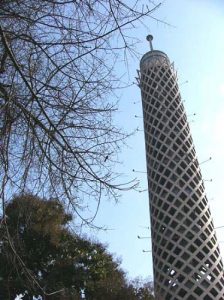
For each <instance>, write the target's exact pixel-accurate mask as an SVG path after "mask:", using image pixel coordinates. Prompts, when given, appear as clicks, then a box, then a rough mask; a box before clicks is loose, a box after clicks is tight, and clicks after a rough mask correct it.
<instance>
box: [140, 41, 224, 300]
mask: <svg viewBox="0 0 224 300" xmlns="http://www.w3.org/2000/svg"><path fill="white" fill-rule="evenodd" d="M147 39H148V40H149V41H150V46H151V51H149V52H147V53H146V54H145V55H143V57H142V59H141V62H140V73H139V86H140V89H141V94H142V103H143V114H144V130H145V142H146V156H147V173H148V184H149V198H150V201H149V202H150V215H151V237H152V257H153V269H154V285H155V297H156V300H170V299H172V300H177V299H178V300H185V299H188V300H198V299H204V300H214V299H216V300H221V299H224V278H223V264H222V261H221V257H220V251H219V246H218V242H217V239H216V234H215V231H214V225H213V221H212V219H211V213H210V209H209V206H208V202H207V198H206V195H205V188H204V183H203V180H202V176H201V172H200V167H199V163H198V160H197V157H196V153H195V149H194V145H193V141H192V137H191V134H190V129H189V124H188V122H187V117H186V113H185V110H184V106H183V102H182V101H181V96H180V92H179V88H178V83H177V74H176V72H175V70H174V66H173V64H171V63H170V61H169V58H168V57H167V55H166V54H165V53H163V52H161V51H157V50H153V48H152V43H151V41H152V36H148V37H147Z"/></svg>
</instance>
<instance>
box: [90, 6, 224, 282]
mask: <svg viewBox="0 0 224 300" xmlns="http://www.w3.org/2000/svg"><path fill="white" fill-rule="evenodd" d="M154 2H156V1H154ZM153 16H155V17H156V18H158V19H160V20H163V21H164V22H167V23H169V24H170V25H171V26H167V25H165V24H163V23H160V22H157V21H154V20H153V19H151V20H150V22H149V23H148V24H147V25H148V27H149V30H148V29H146V28H145V27H143V26H142V27H140V26H139V27H138V29H136V35H137V36H138V37H139V39H140V40H141V41H142V42H141V43H139V44H138V45H137V51H138V52H139V53H141V54H144V53H145V52H146V51H148V50H149V47H148V43H147V42H146V40H145V37H146V35H147V34H149V33H151V34H153V36H154V40H153V45H154V49H158V50H161V51H164V52H166V53H167V54H168V56H169V58H170V60H171V62H172V61H174V63H175V68H176V69H177V71H178V77H179V83H180V90H181V94H182V99H183V100H184V101H185V109H186V111H187V114H188V115H189V117H188V120H189V122H190V128H191V133H192V135H193V140H194V144H195V148H196V152H197V156H198V159H199V161H201V162H202V161H205V160H207V159H208V158H209V157H210V156H211V157H212V160H211V161H209V162H207V163H204V164H202V165H201V169H202V175H203V178H204V179H205V180H210V179H212V182H209V181H205V185H206V191H207V196H208V199H209V200H210V207H211V211H212V216H213V219H214V224H215V226H222V225H224V214H223V212H224V181H223V178H224V150H223V149H224V76H223V74H224V71H223V70H224V30H223V29H224V1H223V0H166V1H164V2H163V5H162V6H161V7H160V8H159V10H157V11H156V13H155V14H154V15H153ZM138 64H139V61H138V60H134V59H133V60H131V61H129V76H130V80H131V81H134V77H135V76H136V69H138V68H139V66H138ZM186 81H188V83H184V82H186ZM181 83H183V84H181ZM140 99H141V98H140V90H139V88H138V87H137V86H136V85H133V86H132V87H130V88H127V89H125V91H123V92H122V96H121V102H120V107H119V113H118V122H120V123H121V124H122V125H123V126H124V128H125V130H133V129H135V128H137V127H139V128H140V129H142V127H143V126H142V118H135V117H134V116H135V115H137V116H142V108H141V103H140V102H138V101H139V100H140ZM134 102H138V103H137V104H134ZM194 113H196V116H191V115H192V114H194ZM144 147H145V145H144V136H143V132H141V131H139V132H138V133H136V135H135V136H133V137H132V138H130V139H129V141H128V147H127V148H125V149H124V150H123V152H122V155H121V157H120V160H121V161H123V164H122V166H120V170H122V172H124V173H125V175H124V176H123V180H124V181H125V180H127V179H129V178H131V177H135V176H137V177H138V179H139V180H140V184H141V188H142V189H145V188H147V181H146V174H144V173H133V172H132V169H135V170H139V171H145V170H146V163H145V148H144ZM96 223H97V224H99V225H105V226H106V227H107V228H109V230H107V231H99V232H91V234H94V235H95V237H96V238H97V239H99V240H100V241H102V242H104V243H107V244H108V249H109V251H110V252H112V253H116V256H117V257H120V258H121V259H122V261H123V262H122V267H123V268H124V269H125V270H126V271H127V272H128V275H129V277H131V278H133V277H136V276H142V277H151V278H152V276H153V273H152V258H151V253H143V252H142V250H149V249H151V240H150V239H142V240H139V239H137V235H140V236H150V231H149V229H147V227H148V226H150V221H149V208H148V194H147V192H142V193H139V192H135V191H130V192H126V193H124V194H123V195H122V197H121V199H120V203H118V204H114V203H112V202H103V203H102V205H101V207H100V210H99V213H98V216H97V219H96ZM217 236H218V239H219V240H220V241H221V243H220V248H221V252H222V255H223V257H224V242H223V243H222V241H224V228H223V229H218V230H217Z"/></svg>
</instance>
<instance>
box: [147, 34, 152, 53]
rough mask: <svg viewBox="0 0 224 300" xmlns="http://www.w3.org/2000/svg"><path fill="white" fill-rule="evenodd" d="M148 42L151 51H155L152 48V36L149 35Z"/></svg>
mask: <svg viewBox="0 0 224 300" xmlns="http://www.w3.org/2000/svg"><path fill="white" fill-rule="evenodd" d="M146 40H147V41H149V45H150V50H151V51H153V46H152V40H153V36H152V35H151V34H149V35H147V37H146Z"/></svg>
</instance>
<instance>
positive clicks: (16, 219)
mask: <svg viewBox="0 0 224 300" xmlns="http://www.w3.org/2000/svg"><path fill="white" fill-rule="evenodd" d="M6 215H7V218H6V220H1V228H0V234H1V239H0V261H1V264H0V287H1V289H0V299H10V300H11V299H14V298H15V296H16V295H18V294H24V293H25V294H24V297H23V299H32V296H33V295H36V296H38V295H41V296H42V297H43V299H56V300H59V299H64V300H66V299H67V300H69V299H73V300H76V299H83V298H81V295H85V299H88V300H101V299H102V300H103V299H104V300H105V299H107V300H110V299H111V300H126V299H127V300H132V299H133V300H135V299H136V300H137V299H139V300H151V299H152V298H150V297H151V292H150V297H149V296H148V294H147V289H146V288H145V287H143V286H142V287H141V288H139V287H137V284H135V283H134V284H133V283H132V284H128V283H127V281H126V279H125V274H124V272H123V271H122V270H121V269H120V267H119V265H120V263H119V262H118V261H116V260H115V259H114V258H113V256H112V255H111V254H109V253H108V252H107V251H106V249H105V247H104V246H103V245H102V244H100V243H96V242H91V241H89V240H87V239H84V238H81V237H79V236H77V235H76V234H74V233H72V232H70V231H69V229H68V225H69V222H70V221H71V219H72V218H71V215H69V214H67V213H66V212H65V210H64V208H63V206H62V204H61V203H60V202H59V201H58V200H57V199H50V200H45V199H40V198H38V197H36V196H32V195H24V196H18V197H15V198H14V199H13V200H12V202H10V203H9V204H8V205H7V207H6Z"/></svg>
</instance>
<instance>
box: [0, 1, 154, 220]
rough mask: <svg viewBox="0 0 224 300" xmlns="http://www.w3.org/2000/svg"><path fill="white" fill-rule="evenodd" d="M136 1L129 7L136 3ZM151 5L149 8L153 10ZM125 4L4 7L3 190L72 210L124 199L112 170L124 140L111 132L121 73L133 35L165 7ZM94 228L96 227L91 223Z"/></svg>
mask: <svg viewBox="0 0 224 300" xmlns="http://www.w3.org/2000/svg"><path fill="white" fill-rule="evenodd" d="M131 2H132V1H127V3H131ZM146 2H148V1H146ZM149 5H150V7H148V6H147V5H145V6H144V5H143V4H142V2H141V1H133V4H132V6H130V5H128V4H126V2H125V1H121V0H2V1H1V8H0V34H1V41H0V75H1V78H0V184H1V194H0V196H1V200H2V209H3V217H4V206H5V198H6V195H7V197H8V198H9V197H10V196H11V195H12V194H13V193H15V192H17V193H18V192H20V193H21V192H24V191H32V192H33V193H36V194H40V195H41V196H43V195H44V194H45V195H46V194H47V193H50V194H51V195H53V196H55V197H58V198H59V199H62V200H63V201H65V202H66V203H69V204H70V205H71V206H72V208H73V209H74V210H75V211H76V213H77V215H79V216H80V218H81V219H82V218H83V216H82V207H83V206H84V204H85V201H89V200H90V199H96V200H97V201H98V203H99V202H100V199H101V197H102V195H107V196H113V197H115V199H116V197H117V194H118V191H119V190H121V189H125V188H130V187H132V186H133V185H134V183H129V184H124V185H123V184H121V183H119V181H118V182H117V174H115V173H114V171H113V169H114V162H115V161H116V160H117V153H118V150H119V147H120V144H121V143H122V142H123V140H124V138H125V137H126V134H125V133H123V132H122V131H121V130H120V129H119V128H117V127H116V126H114V125H113V122H112V116H113V113H114V111H115V110H116V101H114V100H113V99H114V97H113V95H112V94H113V91H114V89H116V88H117V87H118V85H119V80H118V78H116V76H115V75H114V66H115V64H116V61H118V60H119V58H120V55H123V54H125V53H127V51H132V50H133V37H132V36H128V35H127V34H131V31H130V28H133V27H134V26H135V24H136V22H138V21H142V20H143V18H144V17H148V16H150V15H151V13H152V12H153V11H154V10H155V9H156V8H157V7H158V6H159V5H157V6H155V5H153V4H151V3H150V1H149ZM84 221H85V222H87V223H89V222H90V221H91V220H90V219H88V218H87V219H86V218H85V220H84Z"/></svg>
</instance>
